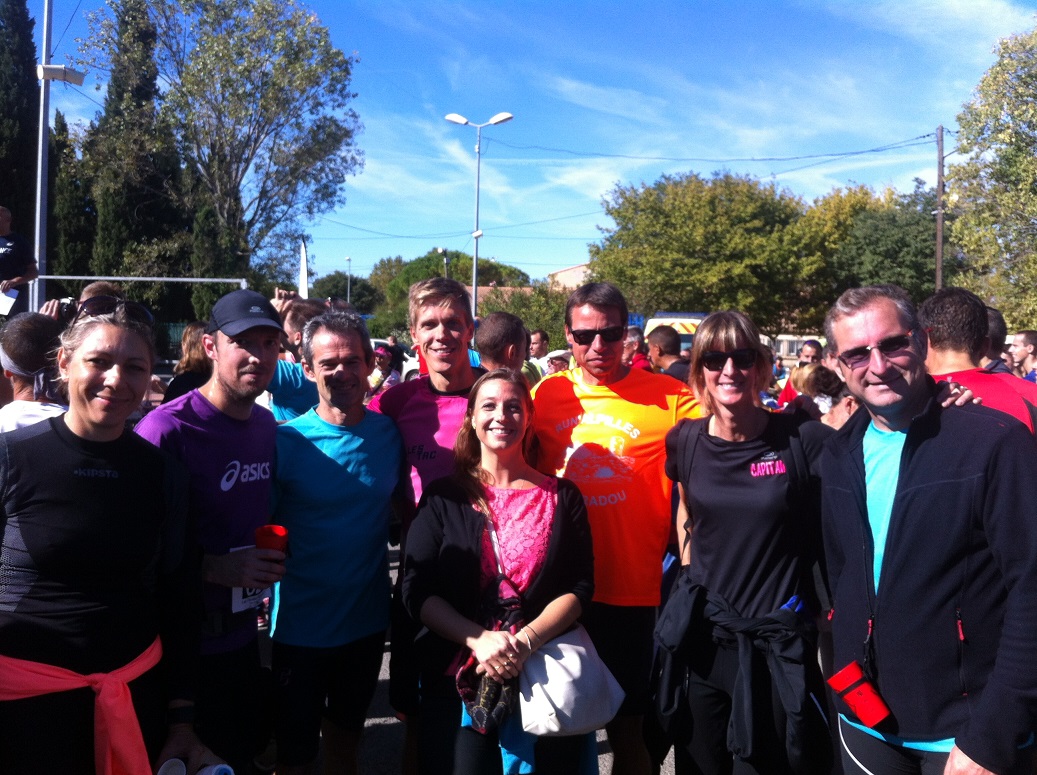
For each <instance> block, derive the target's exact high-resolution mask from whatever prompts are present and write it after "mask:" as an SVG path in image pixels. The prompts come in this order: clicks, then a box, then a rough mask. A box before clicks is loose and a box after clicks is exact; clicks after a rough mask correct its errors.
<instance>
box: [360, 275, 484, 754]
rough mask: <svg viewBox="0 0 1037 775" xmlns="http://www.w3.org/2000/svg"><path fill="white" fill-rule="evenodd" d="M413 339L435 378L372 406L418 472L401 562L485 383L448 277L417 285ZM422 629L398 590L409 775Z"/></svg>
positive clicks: (394, 664)
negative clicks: (427, 493)
mask: <svg viewBox="0 0 1037 775" xmlns="http://www.w3.org/2000/svg"><path fill="white" fill-rule="evenodd" d="M410 334H411V338H412V339H413V340H414V344H415V347H416V349H417V351H418V354H419V355H420V356H421V357H422V359H423V360H424V361H425V363H426V364H428V375H427V376H425V375H422V376H420V377H418V378H417V379H414V380H411V381H410V382H404V383H402V384H400V385H396V386H395V387H392V388H390V389H389V390H387V391H385V392H384V393H382V394H380V395H377V396H375V397H374V398H373V399H371V403H370V404H368V406H367V408H368V409H370V410H372V411H375V412H380V413H381V414H384V415H386V416H388V417H391V418H392V419H393V420H394V421H395V422H396V428H397V429H398V430H399V432H400V436H401V438H402V439H403V452H404V455H405V457H406V459H407V463H408V465H409V466H410V484H411V488H412V491H413V492H412V493H411V494H412V495H413V498H408V499H407V502H405V503H398V504H397V510H398V511H399V512H400V520H401V523H402V524H401V538H400V555H401V556H402V554H403V545H404V542H405V541H406V540H407V529H408V528H409V527H410V523H411V521H412V520H413V519H414V514H415V512H416V510H417V504H418V501H419V500H420V499H421V493H422V491H423V490H424V488H425V486H426V485H428V484H429V483H430V482H432V481H433V480H435V479H439V478H442V477H444V476H449V475H450V474H451V473H452V472H453V469H454V439H456V438H457V433H458V431H459V430H460V429H461V421H462V420H463V419H464V414H465V410H466V409H467V408H468V392H469V391H470V390H471V388H472V384H473V383H474V382H475V380H476V378H477V377H478V373H477V371H476V370H475V369H474V368H473V367H472V365H471V363H470V362H469V360H468V344H469V343H470V342H471V341H472V337H473V336H474V334H475V321H474V320H473V319H472V311H471V302H470V299H469V297H468V291H466V290H465V287H464V286H463V285H461V283H459V282H457V281H456V280H450V279H447V278H445V277H433V278H432V279H430V280H423V281H422V282H419V283H415V284H414V285H412V286H411V289H410ZM401 577H402V574H401ZM417 630H418V625H417V624H416V623H415V622H414V621H413V620H412V619H410V617H409V616H408V615H407V612H406V611H405V610H404V608H403V605H402V604H401V602H400V588H399V584H398V583H397V586H396V589H395V590H394V591H393V613H392V644H391V660H390V665H389V701H390V703H391V704H392V706H393V708H395V709H396V711H397V712H398V713H400V714H401V715H403V716H404V717H405V718H406V721H407V741H406V744H405V746H406V747H405V751H404V763H403V771H404V772H405V773H411V772H416V771H417V729H416V723H415V720H416V716H417V709H418V695H417V689H418V669H417V664H416V663H415V654H414V649H413V639H414V636H415V635H416V634H417Z"/></svg>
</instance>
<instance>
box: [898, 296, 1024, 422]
mask: <svg viewBox="0 0 1037 775" xmlns="http://www.w3.org/2000/svg"><path fill="white" fill-rule="evenodd" d="M918 320H919V322H920V323H921V325H922V328H923V329H924V330H925V332H926V335H927V336H928V339H929V350H928V352H927V354H926V358H925V366H926V369H928V371H929V374H930V375H931V376H932V377H933V378H934V379H937V380H947V381H949V382H959V383H961V384H962V385H964V386H965V387H967V388H968V389H969V390H971V391H972V392H973V393H975V394H976V396H978V397H979V398H981V399H983V405H984V406H988V407H990V408H991V409H997V410H998V411H1001V412H1004V413H1006V414H1009V415H1011V416H1012V417H1015V418H1016V419H1017V420H1019V421H1020V422H1021V423H1023V424H1024V425H1025V426H1026V427H1027V428H1029V430H1030V432H1031V433H1033V432H1034V427H1035V425H1034V418H1035V417H1037V385H1035V384H1033V383H1032V382H1027V381H1026V380H1023V379H1019V378H1018V377H1016V376H1014V375H1012V374H998V373H991V372H989V371H987V370H986V369H984V368H982V367H981V366H980V362H981V360H982V358H983V355H984V354H985V353H986V351H987V347H988V345H989V338H988V336H987V308H986V305H985V304H984V303H983V301H982V299H980V298H979V297H978V296H976V294H974V293H971V292H969V291H966V290H965V289H964V288H944V289H942V290H939V291H937V292H936V293H934V294H933V295H932V296H930V297H929V298H928V299H926V300H925V301H924V302H922V305H921V306H920V307H919V308H918Z"/></svg>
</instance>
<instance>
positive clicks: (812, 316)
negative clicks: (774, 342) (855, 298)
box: [784, 185, 892, 333]
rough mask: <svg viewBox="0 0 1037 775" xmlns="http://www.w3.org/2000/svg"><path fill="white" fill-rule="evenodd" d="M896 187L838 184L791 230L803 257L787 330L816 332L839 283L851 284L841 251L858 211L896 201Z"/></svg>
mask: <svg viewBox="0 0 1037 775" xmlns="http://www.w3.org/2000/svg"><path fill="white" fill-rule="evenodd" d="M891 196H892V192H887V196H885V197H879V196H877V195H876V194H875V192H874V191H872V190H871V189H870V188H868V187H867V186H862V185H854V186H848V187H847V188H835V189H833V190H832V191H830V192H829V193H828V194H825V195H824V196H822V197H818V198H817V199H815V200H814V201H813V203H812V204H811V206H810V207H808V208H807V210H806V212H805V213H804V214H803V217H802V218H800V219H799V220H798V221H796V223H795V224H793V226H792V227H791V229H790V230H789V235H788V236H789V240H790V245H791V246H792V247H793V248H794V249H795V251H796V253H797V255H798V257H799V260H798V261H797V262H795V263H794V264H793V267H794V268H795V270H796V272H797V275H796V282H795V287H794V288H792V289H791V293H792V297H791V298H790V316H789V319H788V320H787V321H786V324H785V326H784V331H787V332H793V331H799V332H803V333H816V332H818V331H820V330H821V328H822V326H823V324H824V319H825V315H826V314H827V312H828V309H829V307H831V305H832V302H834V301H835V299H836V298H838V295H839V293H841V290H840V289H845V288H846V287H849V286H848V285H847V284H846V283H845V282H844V281H843V280H842V279H840V278H839V277H838V276H837V274H838V273H837V267H836V264H835V262H834V258H835V255H836V252H837V251H838V250H839V248H840V246H841V245H842V244H843V243H844V242H845V241H846V239H847V237H848V236H849V235H850V232H851V231H852V230H853V226H854V223H855V221H856V219H857V217H858V216H860V215H861V214H862V213H865V212H873V211H877V210H881V209H884V208H888V207H890V206H891V199H890V197H891Z"/></svg>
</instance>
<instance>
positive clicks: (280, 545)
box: [256, 525, 288, 552]
mask: <svg viewBox="0 0 1037 775" xmlns="http://www.w3.org/2000/svg"><path fill="white" fill-rule="evenodd" d="M256 548H257V549H276V550H277V551H279V552H287V551H288V528H286V527H283V526H281V525H263V526H262V527H257V528H256Z"/></svg>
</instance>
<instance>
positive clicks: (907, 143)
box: [493, 132, 934, 164]
mask: <svg viewBox="0 0 1037 775" xmlns="http://www.w3.org/2000/svg"><path fill="white" fill-rule="evenodd" d="M932 137H934V133H932V132H930V133H928V134H924V135H919V136H918V137H911V138H908V139H907V140H899V141H897V142H894V143H888V144H887V145H880V146H878V147H876V148H865V149H863V150H859V151H836V152H832V153H815V154H807V155H803V156H746V157H731V158H722V159H721V158H708V157H699V156H634V155H630V154H619V153H596V152H589V151H574V150H571V149H568V148H550V147H547V146H543V145H514V144H512V143H507V142H505V141H503V140H501V139H500V138H494V140H493V141H494V142H496V143H500V144H501V145H504V146H507V147H508V148H511V149H513V150H520V151H526V150H535V151H547V152H550V153H564V154H567V155H569V156H579V157H583V158H594V159H630V160H633V161H676V162H705V163H709V164H731V163H734V162H781V161H803V160H805V159H838V158H845V157H847V156H860V155H862V154H866V153H883V152H885V151H892V150H896V149H898V148H910V147H911V146H912V145H921V144H922V143H919V142H917V141H919V140H924V139H927V138H932Z"/></svg>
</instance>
